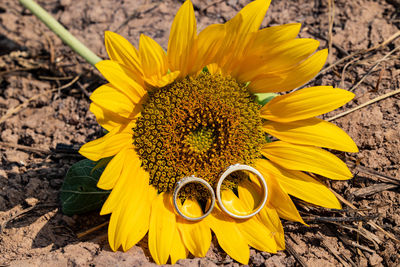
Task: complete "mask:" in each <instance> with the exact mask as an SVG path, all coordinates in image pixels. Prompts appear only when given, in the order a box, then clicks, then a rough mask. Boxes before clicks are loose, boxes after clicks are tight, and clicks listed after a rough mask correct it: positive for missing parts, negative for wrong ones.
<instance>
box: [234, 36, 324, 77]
mask: <svg viewBox="0 0 400 267" xmlns="http://www.w3.org/2000/svg"><path fill="white" fill-rule="evenodd" d="M318 45H319V42H318V41H317V40H314V39H306V38H298V39H294V40H289V41H287V42H284V43H282V44H280V45H278V46H276V47H268V46H266V47H265V48H264V50H261V49H260V50H261V51H258V52H255V51H254V52H255V53H254V52H253V51H252V52H253V54H250V53H251V52H249V55H248V56H246V58H245V59H244V60H243V63H242V64H240V68H239V70H238V72H237V74H234V75H235V76H236V77H238V79H239V80H241V81H251V80H253V79H254V78H256V77H257V76H258V75H263V74H264V73H268V72H274V73H277V72H280V71H285V70H287V69H290V68H293V67H295V66H296V65H298V64H299V63H300V62H301V61H303V60H305V59H306V58H308V57H309V56H310V55H311V54H312V53H314V52H315V50H316V49H317V48H318Z"/></svg>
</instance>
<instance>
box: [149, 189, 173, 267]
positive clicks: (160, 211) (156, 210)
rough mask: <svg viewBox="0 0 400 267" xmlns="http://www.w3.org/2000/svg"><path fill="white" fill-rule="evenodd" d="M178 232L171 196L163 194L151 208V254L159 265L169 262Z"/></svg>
mask: <svg viewBox="0 0 400 267" xmlns="http://www.w3.org/2000/svg"><path fill="white" fill-rule="evenodd" d="M175 231H176V218H175V213H174V210H173V207H172V203H171V194H168V193H161V194H159V195H158V196H157V197H156V199H155V200H154V201H153V204H152V206H151V215H150V227H149V249H150V254H151V256H152V257H153V259H154V261H155V262H156V263H157V264H165V263H167V261H168V258H169V255H170V252H171V247H172V243H173V239H174V235H175Z"/></svg>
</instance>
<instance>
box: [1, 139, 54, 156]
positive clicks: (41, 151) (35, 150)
mask: <svg viewBox="0 0 400 267" xmlns="http://www.w3.org/2000/svg"><path fill="white" fill-rule="evenodd" d="M0 147H10V148H16V149H19V150H24V151H29V152H33V153H36V154H40V155H43V154H50V153H51V151H49V150H46V149H41V148H36V147H30V146H23V145H18V144H12V143H6V142H0Z"/></svg>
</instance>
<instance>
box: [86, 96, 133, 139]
mask: <svg viewBox="0 0 400 267" xmlns="http://www.w3.org/2000/svg"><path fill="white" fill-rule="evenodd" d="M89 110H90V111H91V112H92V113H93V114H94V115H95V116H96V121H97V122H98V124H100V125H101V127H103V128H104V129H106V130H107V131H109V132H111V131H112V130H113V129H114V128H115V127H118V126H119V125H121V124H128V123H129V122H130V121H131V120H130V119H127V118H124V117H122V116H120V115H118V114H117V113H115V112H112V111H110V110H108V109H107V108H104V107H101V106H99V105H97V104H96V103H94V102H92V103H91V104H90V108H89Z"/></svg>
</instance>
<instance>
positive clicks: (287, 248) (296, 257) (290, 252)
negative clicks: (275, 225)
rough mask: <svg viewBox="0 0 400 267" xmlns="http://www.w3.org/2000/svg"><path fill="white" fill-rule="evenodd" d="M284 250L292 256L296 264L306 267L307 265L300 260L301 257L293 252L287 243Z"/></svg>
mask: <svg viewBox="0 0 400 267" xmlns="http://www.w3.org/2000/svg"><path fill="white" fill-rule="evenodd" d="M286 250H287V252H288V253H289V254H290V255H292V256H293V257H294V258H295V259H296V260H297V262H298V263H299V264H300V265H301V266H302V267H308V265H307V263H305V261H304V260H303V259H302V258H301V256H300V255H299V254H298V253H297V252H296V250H294V248H293V247H292V245H290V244H289V243H288V242H286Z"/></svg>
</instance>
